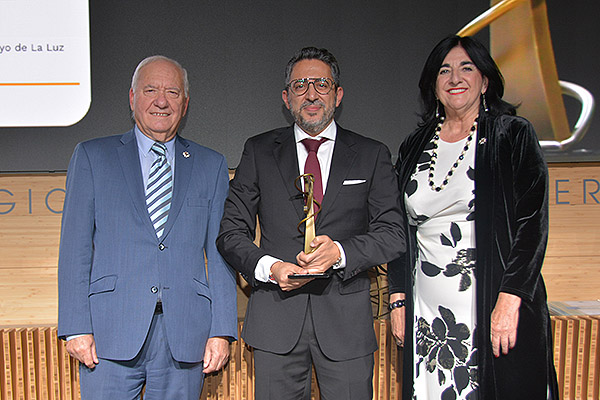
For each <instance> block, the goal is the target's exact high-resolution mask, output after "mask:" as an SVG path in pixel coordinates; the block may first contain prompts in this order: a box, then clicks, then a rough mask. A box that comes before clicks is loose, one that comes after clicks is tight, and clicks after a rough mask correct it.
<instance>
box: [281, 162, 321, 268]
mask: <svg viewBox="0 0 600 400" xmlns="http://www.w3.org/2000/svg"><path fill="white" fill-rule="evenodd" d="M301 180H302V181H303V184H302V182H300V181H301ZM314 183H315V177H314V176H313V174H302V175H300V176H299V177H297V178H296V180H295V181H294V185H295V186H296V189H298V191H300V192H302V194H303V195H304V198H305V200H306V202H305V203H304V213H305V214H306V216H305V217H304V218H302V220H301V221H300V223H298V232H300V233H304V252H305V253H306V254H310V253H312V252H313V251H315V250H316V249H317V248H316V247H311V246H310V242H312V241H313V239H314V238H315V236H316V231H315V217H316V216H317V214H318V213H319V211H320V210H321V204H320V203H319V202H318V201H317V200H315V198H314V189H313V186H314ZM301 184H302V186H303V187H302V188H301V187H300V185H301ZM315 206H316V207H315ZM317 207H318V208H317ZM315 208H316V209H315ZM303 226H304V232H303V230H302V227H303ZM288 277H289V278H294V279H303V278H328V277H329V274H327V273H317V274H292V275H288Z"/></svg>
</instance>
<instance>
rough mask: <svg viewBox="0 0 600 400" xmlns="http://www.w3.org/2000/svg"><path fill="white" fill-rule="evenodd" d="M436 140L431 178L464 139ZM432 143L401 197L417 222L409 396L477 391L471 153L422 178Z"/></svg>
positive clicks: (446, 399)
mask: <svg viewBox="0 0 600 400" xmlns="http://www.w3.org/2000/svg"><path fill="white" fill-rule="evenodd" d="M465 141H466V139H465V140H463V141H459V142H456V143H447V142H444V141H443V140H439V141H438V149H437V150H436V151H437V153H438V157H437V161H436V166H435V171H436V173H437V175H439V176H437V175H436V176H434V177H433V180H434V181H435V184H436V185H439V183H440V182H438V181H439V180H440V179H443V177H444V175H445V173H446V171H448V170H449V169H450V166H451V165H452V164H453V163H454V161H455V160H456V157H457V156H458V154H460V152H461V150H462V148H463V147H464V142H465ZM432 149H433V145H432V143H429V144H428V145H427V146H426V148H425V150H424V152H423V153H422V155H421V157H420V158H419V161H418V162H417V167H416V168H415V171H414V173H413V175H412V176H411V180H410V182H409V184H408V185H407V189H406V193H405V199H406V204H407V212H408V217H409V221H410V223H411V224H412V225H415V226H417V245H418V246H417V247H418V257H417V261H416V263H415V266H414V269H413V274H414V288H413V289H414V291H413V293H414V304H415V315H414V330H415V331H414V332H413V338H414V339H413V340H414V342H413V349H414V350H413V351H414V355H413V356H414V361H415V364H414V366H413V380H414V399H418V400H429V399H442V400H454V399H468V400H473V399H476V398H477V388H478V381H477V346H476V345H475V343H474V340H475V337H476V336H475V333H474V332H475V329H476V325H477V324H476V316H475V287H476V282H475V275H474V274H475V268H476V263H475V261H476V260H475V257H476V252H475V235H474V211H475V210H474V206H475V198H474V196H475V195H474V169H473V167H474V159H475V151H474V150H473V149H469V151H468V152H467V153H466V154H465V159H464V160H463V161H462V162H461V164H460V165H459V166H458V168H457V169H456V171H455V172H454V174H453V175H452V176H451V178H450V180H449V182H448V184H447V186H446V187H445V188H444V189H443V190H441V191H439V192H436V191H433V190H431V188H430V187H429V184H428V175H429V164H430V161H431V150H432Z"/></svg>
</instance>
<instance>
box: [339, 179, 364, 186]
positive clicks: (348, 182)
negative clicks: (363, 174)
mask: <svg viewBox="0 0 600 400" xmlns="http://www.w3.org/2000/svg"><path fill="white" fill-rule="evenodd" d="M366 181H367V180H366V179H347V180H345V181H344V183H342V185H344V186H345V185H359V184H361V183H365V182H366Z"/></svg>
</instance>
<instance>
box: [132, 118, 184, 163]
mask: <svg viewBox="0 0 600 400" xmlns="http://www.w3.org/2000/svg"><path fill="white" fill-rule="evenodd" d="M133 131H134V132H135V138H136V140H137V143H138V150H139V152H140V154H142V155H143V156H144V157H146V156H148V154H150V151H151V149H152V145H153V144H154V142H155V140H152V139H150V138H149V137H148V136H146V135H144V134H143V133H142V131H140V128H138V126H137V125H135V127H134V128H133ZM163 144H164V145H165V147H166V148H167V158H171V157H170V156H169V155H173V154H175V138H173V139H171V140H169V141H168V142H165V143H163Z"/></svg>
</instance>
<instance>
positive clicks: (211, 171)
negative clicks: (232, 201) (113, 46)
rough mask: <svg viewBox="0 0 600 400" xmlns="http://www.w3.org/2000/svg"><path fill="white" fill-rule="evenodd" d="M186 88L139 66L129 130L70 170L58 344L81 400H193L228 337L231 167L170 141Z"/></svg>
mask: <svg viewBox="0 0 600 400" xmlns="http://www.w3.org/2000/svg"><path fill="white" fill-rule="evenodd" d="M188 87H189V84H188V79H187V72H186V71H185V69H183V68H182V67H181V65H179V63H177V62H176V61H174V60H171V59H168V58H166V57H162V56H153V57H149V58H147V59H145V60H143V61H142V62H141V63H140V64H139V65H138V67H137V69H136V71H135V73H134V76H133V80H132V85H131V89H130V92H129V100H130V105H131V109H132V111H133V117H134V119H135V127H134V129H132V130H131V131H129V132H127V133H125V134H123V135H115V136H109V137H104V138H99V139H93V140H90V141H87V142H83V143H80V144H78V145H77V147H76V149H75V152H74V154H73V157H72V159H71V163H70V165H69V171H68V173H67V186H66V197H65V205H64V211H63V220H62V233H61V245H60V256H59V265H58V284H59V316H58V319H59V322H58V334H59V336H60V337H61V338H63V339H66V340H67V345H66V347H67V351H68V352H69V354H71V355H72V356H73V357H75V358H77V359H78V360H79V361H80V362H81V365H80V383H81V394H82V398H83V399H85V400H87V399H111V400H114V399H133V398H139V396H140V392H141V390H142V387H143V386H144V385H145V394H144V399H161V400H164V399H190V400H197V399H198V398H199V396H200V392H201V390H202V381H203V375H204V373H209V372H213V371H217V370H219V369H220V368H221V367H222V366H223V365H224V364H225V362H226V361H227V359H228V356H229V341H230V340H233V339H235V337H236V332H237V311H236V288H235V273H234V272H233V270H231V269H230V268H229V267H228V266H227V264H226V263H225V262H224V261H223V259H222V258H221V256H220V255H219V253H218V251H217V249H216V245H215V239H216V237H217V233H218V229H219V222H220V219H221V216H222V212H223V203H224V201H225V197H226V195H227V188H228V172H227V165H226V162H225V159H224V157H223V156H222V155H221V154H219V153H216V152H215V151H212V150H210V149H208V148H206V147H203V146H200V145H198V144H196V143H193V142H190V141H188V140H185V139H183V138H181V137H180V136H178V135H177V130H178V128H179V124H180V122H181V119H182V118H183V116H184V115H185V113H186V111H187V106H188V102H189V96H188ZM205 257H206V260H207V264H206V265H205Z"/></svg>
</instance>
